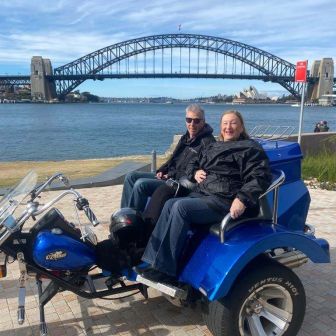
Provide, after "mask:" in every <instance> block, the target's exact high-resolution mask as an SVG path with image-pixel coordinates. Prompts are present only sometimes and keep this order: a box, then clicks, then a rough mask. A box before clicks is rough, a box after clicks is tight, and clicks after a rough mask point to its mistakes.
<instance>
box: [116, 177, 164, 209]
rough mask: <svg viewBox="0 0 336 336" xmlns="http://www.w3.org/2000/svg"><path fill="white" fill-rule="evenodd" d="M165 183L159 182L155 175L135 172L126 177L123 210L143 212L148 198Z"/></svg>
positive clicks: (121, 204)
mask: <svg viewBox="0 0 336 336" xmlns="http://www.w3.org/2000/svg"><path fill="white" fill-rule="evenodd" d="M164 183H165V181H163V180H158V179H157V178H156V177H155V174H154V173H147V172H139V171H134V172H132V173H128V174H127V175H126V177H125V182H124V188H123V192H122V196H121V203H120V207H121V208H134V209H136V210H139V211H143V210H144V209H145V206H146V204H147V199H148V197H150V196H152V194H153V192H154V191H155V190H156V188H157V187H159V186H160V185H162V184H164Z"/></svg>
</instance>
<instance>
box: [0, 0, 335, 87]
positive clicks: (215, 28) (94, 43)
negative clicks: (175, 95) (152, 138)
mask: <svg viewBox="0 0 336 336" xmlns="http://www.w3.org/2000/svg"><path fill="white" fill-rule="evenodd" d="M335 17H336V6H335V2H334V0H297V1H292V0H283V1H281V2H277V3H276V5H275V4H274V2H273V1H264V0H255V1H252V2H247V1H245V0H236V1H235V2H232V1H228V0H207V1H203V0H194V1H192V2H188V1H184V2H182V1H178V0H150V1H139V0H114V1H112V2H107V1H106V0H83V1H81V2H78V1H75V0H54V1H43V0H31V1H30V2H29V4H28V3H27V1H24V0H11V1H4V2H3V3H2V4H1V12H0V68H1V69H6V67H8V69H13V68H15V66H16V65H17V67H22V66H23V64H27V63H28V64H27V68H29V63H30V58H31V57H32V56H34V55H41V56H43V57H46V58H50V59H51V61H52V63H53V65H54V67H55V66H59V65H62V64H65V63H68V62H70V61H73V60H75V59H77V58H79V57H81V56H84V55H85V54H88V53H90V52H92V51H94V50H97V49H100V48H103V47H106V46H108V45H111V44H113V43H116V42H121V41H125V40H128V39H131V38H135V37H142V36H147V35H154V34H160V33H177V32H178V25H180V24H181V32H182V33H196V34H205V35H212V36H220V37H223V38H228V39H232V40H236V41H239V42H243V43H246V44H249V45H252V46H255V47H257V48H260V49H263V50H265V51H268V52H270V53H272V54H275V55H277V56H279V57H281V58H284V59H286V60H288V61H290V62H295V61H296V60H298V59H309V61H310V62H312V61H313V60H314V59H320V58H322V57H336V45H335V44H334V41H336V29H335V28H336V25H335V23H334V22H335ZM9 65H10V66H11V67H10V68H9ZM2 71H3V70H2ZM3 72H9V70H8V71H6V70H5V71H3ZM148 83H149V82H148Z"/></svg>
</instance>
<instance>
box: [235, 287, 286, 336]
mask: <svg viewBox="0 0 336 336" xmlns="http://www.w3.org/2000/svg"><path fill="white" fill-rule="evenodd" d="M292 316H293V301H292V297H291V295H290V293H289V292H288V290H287V289H286V288H284V287H283V286H281V285H277V284H269V285H265V286H262V287H259V288H258V289H256V290H255V291H253V292H252V293H251V294H250V295H249V296H248V297H247V299H246V300H245V302H244V304H243V305H242V308H241V310H240V312H239V331H240V335H241V336H281V335H283V334H284V333H285V332H286V330H287V329H288V327H289V325H290V323H291V321H292Z"/></svg>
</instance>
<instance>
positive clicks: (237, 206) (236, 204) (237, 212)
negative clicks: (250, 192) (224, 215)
mask: <svg viewBox="0 0 336 336" xmlns="http://www.w3.org/2000/svg"><path fill="white" fill-rule="evenodd" d="M245 209H246V206H245V205H244V203H243V202H242V201H241V200H240V199H238V198H235V199H234V200H233V202H232V204H231V208H230V215H231V217H232V218H233V219H236V218H238V217H239V216H241V215H242V214H243V213H244V211H245Z"/></svg>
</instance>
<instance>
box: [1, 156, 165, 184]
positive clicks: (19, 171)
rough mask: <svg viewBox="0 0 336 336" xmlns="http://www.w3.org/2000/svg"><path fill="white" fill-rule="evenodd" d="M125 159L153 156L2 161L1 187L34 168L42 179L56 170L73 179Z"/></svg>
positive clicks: (141, 159) (160, 160) (160, 158)
mask: <svg viewBox="0 0 336 336" xmlns="http://www.w3.org/2000/svg"><path fill="white" fill-rule="evenodd" d="M166 159H167V158H166V157H165V156H164V155H160V156H158V157H157V166H158V167H159V166H160V165H161V164H162V163H163V162H164V161H165V160H166ZM124 161H138V162H148V163H150V162H151V156H150V155H142V156H128V157H119V158H108V159H97V160H95V159H93V160H68V161H17V162H0V187H8V186H12V185H14V184H15V183H17V182H18V181H20V180H21V179H22V178H23V177H24V176H25V175H26V174H27V173H28V172H29V171H30V170H32V169H34V170H35V171H36V172H37V173H38V176H39V178H40V180H44V179H45V178H46V177H48V176H51V175H53V174H54V173H56V172H57V173H60V172H61V173H64V174H65V175H66V176H67V177H68V178H69V179H70V180H71V179H77V178H82V177H88V176H94V175H97V174H100V173H102V172H104V171H105V170H107V169H110V168H113V167H115V166H117V165H118V164H120V163H122V162H124Z"/></svg>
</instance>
